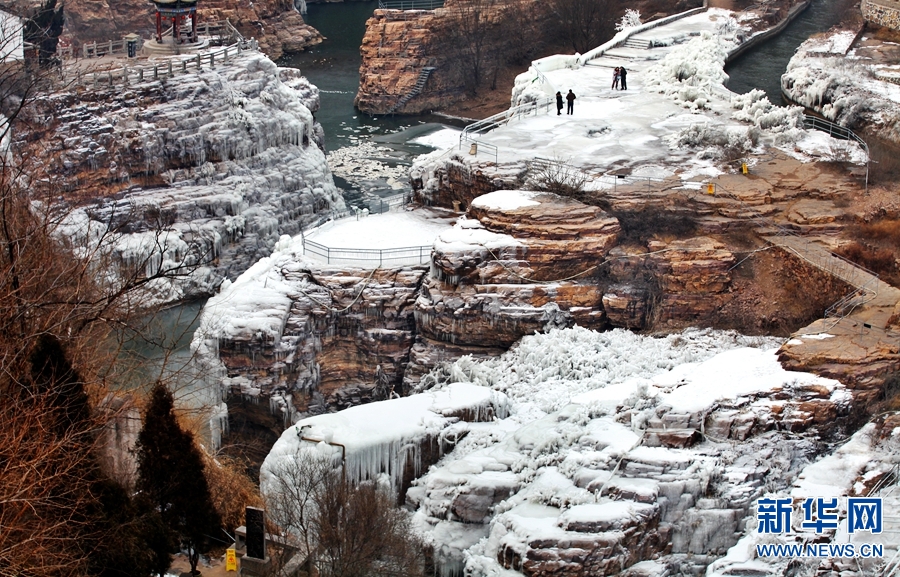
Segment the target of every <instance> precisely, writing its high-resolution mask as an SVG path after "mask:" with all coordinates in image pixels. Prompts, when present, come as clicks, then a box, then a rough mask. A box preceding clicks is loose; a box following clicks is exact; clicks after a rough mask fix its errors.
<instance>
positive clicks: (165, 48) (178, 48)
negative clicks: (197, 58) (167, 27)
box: [143, 36, 209, 56]
mask: <svg viewBox="0 0 900 577" xmlns="http://www.w3.org/2000/svg"><path fill="white" fill-rule="evenodd" d="M208 47H209V38H206V37H200V38H198V39H197V41H196V42H188V41H186V42H177V41H175V40H174V39H173V38H172V37H171V36H163V39H162V42H157V41H156V39H155V38H154V39H150V40H145V41H144V47H143V52H144V56H154V55H164V54H185V53H191V52H197V51H198V50H202V49H204V48H208Z"/></svg>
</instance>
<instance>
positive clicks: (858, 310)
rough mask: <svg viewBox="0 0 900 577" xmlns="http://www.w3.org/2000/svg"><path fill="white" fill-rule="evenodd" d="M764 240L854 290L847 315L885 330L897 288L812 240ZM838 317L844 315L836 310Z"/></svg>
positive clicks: (898, 294)
mask: <svg viewBox="0 0 900 577" xmlns="http://www.w3.org/2000/svg"><path fill="white" fill-rule="evenodd" d="M765 240H766V241H768V242H770V243H772V244H774V245H775V246H778V247H781V248H783V249H784V250H786V251H788V252H790V253H793V254H795V255H796V256H798V257H799V258H801V259H803V260H805V261H806V262H808V263H810V264H811V265H813V266H815V267H816V268H818V269H820V270H823V271H825V272H827V273H828V274H830V275H832V276H835V277H837V278H839V279H841V280H842V281H844V282H846V283H847V284H849V285H850V286H852V287H854V288H855V289H857V290H856V291H855V292H854V293H853V294H852V295H849V296H848V298H847V299H846V302H845V305H844V306H845V308H846V316H847V317H849V318H850V319H852V320H854V321H857V322H860V323H864V324H865V325H868V327H865V328H876V329H886V328H887V326H888V321H889V320H890V318H891V316H892V315H893V314H894V307H895V306H896V304H897V303H898V302H900V289H896V288H894V287H892V286H891V285H889V284H887V283H886V282H884V281H882V280H880V279H879V278H878V277H877V276H876V275H874V274H872V273H871V272H870V271H867V270H866V269H864V268H862V267H859V266H856V265H855V264H853V263H852V262H850V261H847V260H845V259H843V258H840V257H838V256H836V255H835V254H834V253H832V252H830V251H828V250H827V249H826V248H825V247H823V246H822V245H821V244H819V243H817V242H816V241H814V240H810V239H806V238H802V237H799V236H780V235H779V236H769V237H766V238H765ZM837 316H845V314H843V313H842V312H840V311H839V314H838V315H837Z"/></svg>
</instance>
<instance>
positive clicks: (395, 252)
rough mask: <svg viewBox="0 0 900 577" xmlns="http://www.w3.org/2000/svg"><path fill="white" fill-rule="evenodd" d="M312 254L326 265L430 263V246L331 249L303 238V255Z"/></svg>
mask: <svg viewBox="0 0 900 577" xmlns="http://www.w3.org/2000/svg"><path fill="white" fill-rule="evenodd" d="M307 252H308V253H310V254H313V255H316V256H319V257H321V258H324V259H325V262H326V263H327V264H332V263H333V262H336V261H353V262H359V261H362V262H371V263H376V262H377V263H378V266H379V267H381V266H384V265H385V264H391V263H392V261H402V262H394V263H393V264H396V265H398V266H401V265H409V264H426V263H428V262H430V261H431V245H420V246H406V247H400V248H332V247H329V246H327V245H324V244H321V243H318V242H315V241H313V240H309V239H307V238H305V237H304V238H303V254H307Z"/></svg>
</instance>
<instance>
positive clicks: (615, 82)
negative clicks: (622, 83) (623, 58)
mask: <svg viewBox="0 0 900 577" xmlns="http://www.w3.org/2000/svg"><path fill="white" fill-rule="evenodd" d="M618 87H619V67H618V66H616V69H615V70H613V84H612V89H613V90H615V89H616V88H618Z"/></svg>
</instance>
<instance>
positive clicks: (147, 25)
mask: <svg viewBox="0 0 900 577" xmlns="http://www.w3.org/2000/svg"><path fill="white" fill-rule="evenodd" d="M64 10H65V14H66V28H65V31H64V34H65V35H66V36H67V37H69V38H70V39H71V40H72V41H73V43H74V44H75V45H76V47H77V46H78V45H80V44H83V43H86V42H103V41H107V40H120V39H121V38H122V37H123V36H125V35H126V34H130V33H132V32H135V33H138V34H141V35H142V36H143V37H144V38H145V39H146V38H151V37H152V36H153V35H154V34H155V33H156V10H155V8H154V6H153V4H152V3H151V2H149V1H148V0H99V1H98V0H66V2H65V5H64ZM197 13H198V14H199V21H200V22H201V23H202V22H204V21H214V20H228V21H229V22H231V24H233V25H234V26H235V27H236V28H237V29H238V30H239V31H240V32H241V34H243V35H244V36H245V37H246V38H250V37H254V38H256V39H257V40H259V45H260V49H261V50H262V51H263V52H265V53H266V54H267V55H268V56H269V57H270V58H272V59H273V60H277V59H278V58H280V57H281V55H282V54H284V53H286V52H298V51H302V50H304V49H305V48H306V47H308V46H311V45H314V44H318V43H319V42H321V41H322V35H321V34H319V32H318V31H316V30H315V29H314V28H312V27H311V26H309V25H307V24H306V23H304V22H303V17H302V16H301V15H300V13H299V12H297V10H295V9H294V5H293V1H292V0H255V1H254V2H241V1H239V0H202V1H201V2H199V4H198V8H197Z"/></svg>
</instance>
